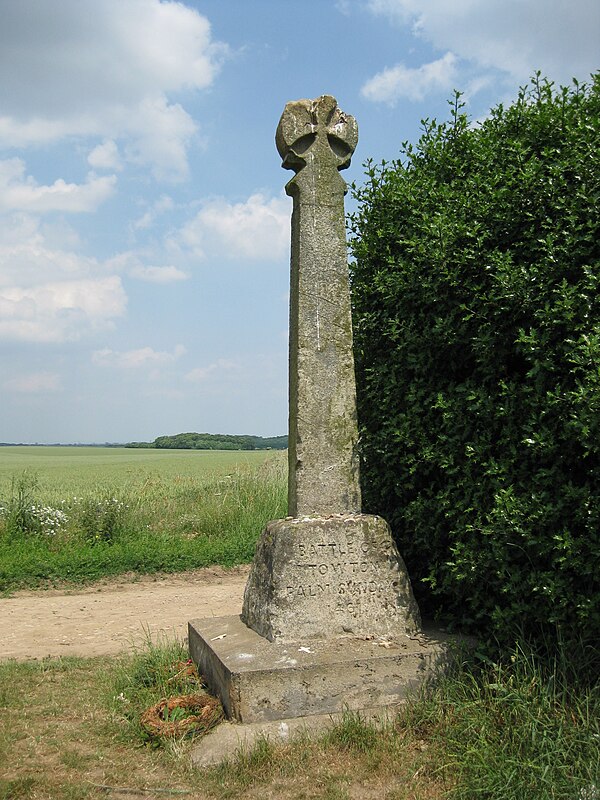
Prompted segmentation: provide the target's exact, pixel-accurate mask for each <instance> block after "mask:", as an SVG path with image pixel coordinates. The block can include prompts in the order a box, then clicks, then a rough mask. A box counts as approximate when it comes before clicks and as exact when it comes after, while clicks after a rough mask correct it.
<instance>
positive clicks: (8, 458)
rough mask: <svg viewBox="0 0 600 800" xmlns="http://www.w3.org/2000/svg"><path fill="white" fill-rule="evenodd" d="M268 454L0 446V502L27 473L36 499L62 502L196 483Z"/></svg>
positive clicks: (256, 464) (249, 465) (259, 460)
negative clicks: (154, 484)
mask: <svg viewBox="0 0 600 800" xmlns="http://www.w3.org/2000/svg"><path fill="white" fill-rule="evenodd" d="M273 457H274V454H273V451H269V450H239V451H238V450H145V449H140V450H137V449H134V448H128V447H35V446H33V447H19V446H14V447H12V446H10V447H0V499H5V498H6V497H7V496H8V495H9V494H10V489H11V483H12V481H13V479H14V478H15V477H17V476H19V475H22V474H23V472H25V471H27V472H29V473H31V474H33V475H35V476H36V477H37V482H38V488H39V490H40V495H41V496H42V497H44V498H47V499H56V500H61V499H66V498H67V497H68V496H69V495H77V496H79V495H87V494H89V493H90V492H92V493H93V492H97V491H98V489H99V488H105V489H113V488H114V489H117V490H122V489H129V488H132V487H139V486H143V485H144V484H145V483H146V482H147V481H152V480H158V481H163V482H167V481H174V482H176V483H177V482H181V481H185V480H188V481H200V480H205V479H206V478H208V477H215V476H219V475H221V476H222V475H227V474H228V473H231V472H233V471H235V470H238V469H240V468H252V467H259V466H260V465H261V464H264V463H265V462H267V461H272V460H273Z"/></svg>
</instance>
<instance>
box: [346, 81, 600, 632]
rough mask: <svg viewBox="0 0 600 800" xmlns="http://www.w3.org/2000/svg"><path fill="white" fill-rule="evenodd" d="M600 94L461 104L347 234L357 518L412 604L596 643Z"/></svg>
mask: <svg viewBox="0 0 600 800" xmlns="http://www.w3.org/2000/svg"><path fill="white" fill-rule="evenodd" d="M599 130H600V80H599V79H598V76H596V79H594V80H593V81H592V83H591V84H590V85H586V86H583V85H578V84H577V83H574V84H573V86H572V87H570V88H563V89H561V90H560V91H555V90H554V89H553V87H552V85H551V84H549V83H548V82H546V81H543V80H540V78H539V76H538V77H537V78H535V79H534V81H533V84H532V87H531V88H528V89H524V90H522V91H521V93H520V95H519V97H518V100H517V101H516V102H515V103H514V104H513V105H512V106H510V107H508V108H504V107H503V106H498V107H497V108H495V109H493V110H492V111H491V113H490V115H489V117H488V118H487V119H486V120H485V121H484V122H482V123H481V124H479V125H475V126H471V125H470V124H469V122H468V120H467V118H466V116H465V115H464V114H463V113H462V108H461V103H460V96H459V95H457V96H456V98H455V102H454V103H453V104H452V114H451V117H450V120H449V121H448V122H446V123H445V124H441V125H440V124H436V123H435V122H431V121H425V122H424V133H423V136H422V138H421V140H420V141H419V143H418V145H416V146H414V147H413V146H411V145H409V144H405V145H404V146H403V152H402V158H401V160H399V161H395V162H393V163H391V164H386V163H383V164H382V165H381V166H374V165H373V164H372V163H371V162H368V163H367V165H366V166H367V173H366V174H367V180H366V183H365V185H364V186H363V187H362V188H356V187H354V193H355V196H356V198H357V199H358V201H359V210H358V212H357V213H356V214H355V215H353V217H352V219H351V222H350V228H351V238H352V243H351V244H352V250H353V255H354V258H355V263H354V264H353V265H352V267H351V270H352V282H353V303H354V317H355V321H354V326H355V328H354V335H355V350H356V360H357V382H358V395H359V418H360V421H361V426H362V432H361V437H362V458H363V472H362V476H363V484H364V502H365V506H366V508H365V510H368V511H372V512H377V513H381V514H382V515H384V516H385V517H386V518H387V519H388V520H389V522H390V523H391V525H392V528H393V530H394V532H395V535H396V537H397V540H398V543H399V546H400V549H401V552H402V554H403V555H404V557H405V559H406V561H407V564H408V568H409V572H410V573H411V575H412V578H413V584H414V587H415V590H416V594H417V596H418V599H419V600H420V602H421V606H422V608H424V610H426V611H436V612H437V613H438V614H440V615H442V616H444V617H446V618H448V619H450V620H453V621H454V622H455V623H457V624H458V625H460V626H462V627H463V629H470V630H473V631H478V632H480V633H487V634H491V635H493V636H496V637H497V638H498V639H499V640H503V639H505V640H507V639H509V638H510V637H511V635H512V634H513V633H514V631H515V629H517V628H519V629H520V630H521V631H522V632H523V635H525V636H526V637H534V638H535V637H539V636H541V635H542V636H544V637H548V636H550V637H551V638H552V637H556V636H559V637H562V638H563V639H565V640H569V639H570V638H571V636H573V637H574V638H578V637H580V636H581V635H584V636H586V635H590V636H592V637H593V636H594V635H596V636H598V635H600V591H599V582H598V575H599V573H600V558H599V557H600V246H599V233H600V232H599V230H598V227H599V226H598V202H599V200H600V170H599V165H598V145H599V139H600V137H599Z"/></svg>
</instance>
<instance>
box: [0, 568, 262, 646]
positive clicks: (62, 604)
mask: <svg viewBox="0 0 600 800" xmlns="http://www.w3.org/2000/svg"><path fill="white" fill-rule="evenodd" d="M247 576H248V567H239V568H236V569H231V570H225V569H221V568H220V567H211V568H208V569H203V570H195V571H194V572H186V573H181V574H179V575H168V576H160V577H155V576H154V577H152V576H150V577H146V576H144V577H132V576H130V577H129V578H120V579H117V580H110V581H103V582H102V583H101V584H95V585H93V586H90V587H87V588H85V589H80V590H78V591H74V590H73V591H67V590H63V591H61V590H56V589H50V590H43V589H40V590H37V591H23V592H15V594H14V595H13V596H12V597H9V598H0V659H8V658H15V659H18V660H25V659H31V658H44V657H45V656H67V655H69V656H96V655H107V654H113V653H118V652H119V651H121V650H125V649H127V648H130V647H131V646H132V645H136V644H140V643H141V642H143V641H144V639H145V638H146V637H147V635H148V633H149V634H150V635H151V636H152V637H153V639H154V638H155V637H156V635H157V634H159V633H165V634H167V635H169V636H171V637H172V636H176V637H178V638H181V639H183V637H185V636H186V635H187V622H188V620H190V619H194V618H197V617H212V616H221V615H224V614H238V613H239V612H240V611H241V608H242V595H243V593H244V586H245V585H246V578H247Z"/></svg>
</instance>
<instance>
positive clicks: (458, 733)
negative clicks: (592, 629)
mask: <svg viewBox="0 0 600 800" xmlns="http://www.w3.org/2000/svg"><path fill="white" fill-rule="evenodd" d="M584 650H586V652H585V654H584V655H583V657H584V659H585V660H586V661H588V662H589V660H590V659H594V660H595V664H596V674H597V671H598V664H599V663H600V650H599V649H597V648H596V650H595V651H594V652H592V653H590V652H589V649H586V648H582V652H574V651H573V650H570V651H561V652H559V653H557V654H556V653H555V655H554V656H553V657H550V658H548V657H546V658H539V657H537V656H536V655H534V654H532V653H531V652H530V651H528V650H527V649H525V648H522V647H517V648H516V649H515V651H514V653H513V654H512V656H511V657H510V659H508V660H506V661H505V662H504V663H497V664H492V665H489V666H487V667H486V668H484V669H482V670H481V669H472V668H464V667H463V668H461V669H459V670H457V671H456V672H455V673H454V674H453V675H449V676H447V677H446V678H444V679H443V680H442V681H441V682H440V683H439V684H438V685H437V687H436V688H435V689H434V690H433V691H430V692H429V693H428V694H426V695H425V696H423V697H421V698H419V699H418V700H417V701H413V702H411V703H409V705H408V706H407V708H406V710H405V712H404V714H403V717H401V718H400V720H399V725H400V726H401V727H404V728H406V729H409V730H411V731H413V732H414V731H417V732H419V733H420V734H421V735H422V736H423V737H426V738H428V739H430V740H433V741H437V742H438V743H439V745H440V746H441V747H443V749H444V752H445V761H444V764H443V766H442V767H441V768H442V770H443V771H445V772H446V773H447V774H448V775H449V776H452V781H453V783H455V788H454V789H453V791H452V792H451V795H450V796H451V797H452V798H455V800H467V798H473V797H478V798H490V800H491V799H492V798H494V799H495V798H497V800H533V798H535V800H563V799H564V800H599V798H600V688H599V686H598V683H597V681H596V682H592V683H591V684H590V682H589V676H590V675H591V674H592V671H591V669H590V667H591V665H590V663H585V664H582V663H581V658H582V654H583V653H584ZM580 677H582V678H583V680H580V679H579V678H580Z"/></svg>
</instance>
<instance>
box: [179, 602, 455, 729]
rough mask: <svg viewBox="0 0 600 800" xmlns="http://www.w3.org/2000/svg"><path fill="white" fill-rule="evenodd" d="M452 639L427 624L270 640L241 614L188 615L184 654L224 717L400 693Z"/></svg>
mask: <svg viewBox="0 0 600 800" xmlns="http://www.w3.org/2000/svg"><path fill="white" fill-rule="evenodd" d="M457 644H458V639H457V638H456V637H451V636H449V635H447V634H443V633H441V632H433V631H431V630H429V631H427V632H425V633H423V634H419V635H417V636H414V637H410V636H408V635H406V634H401V635H399V636H396V638H394V639H391V638H390V639H386V638H381V639H371V640H365V639H364V638H362V639H361V638H360V637H356V636H342V637H338V638H334V639H328V640H314V639H311V640H308V639H306V640H298V641H296V642H293V643H290V642H288V643H281V642H270V641H268V640H267V639H265V638H263V637H262V636H259V635H258V634H257V633H256V632H255V631H253V630H252V629H250V628H248V627H247V626H246V625H244V623H243V622H242V621H241V620H240V618H239V617H237V616H233V617H213V618H212V619H197V620H192V621H191V622H190V623H189V647H190V655H191V657H192V658H193V660H194V661H195V663H196V664H197V665H198V669H199V671H200V673H201V674H202V675H203V676H204V678H205V680H206V682H207V684H208V686H209V688H210V690H211V691H212V692H214V693H215V694H216V695H217V696H218V697H219V698H220V700H221V702H222V703H223V707H224V709H225V712H226V714H227V716H228V717H229V718H230V719H234V720H237V721H239V722H267V721H269V720H277V719H289V718H295V717H304V716H310V715H314V714H330V713H335V712H339V711H343V710H344V709H345V708H348V709H350V710H355V711H357V710H360V709H365V708H373V707H382V706H388V705H390V704H394V703H398V702H399V701H401V700H402V699H403V698H404V697H405V695H406V693H407V691H408V690H409V689H412V688H416V687H417V686H419V685H420V684H422V683H423V682H424V681H425V680H427V679H428V678H430V677H431V676H432V675H434V674H435V672H436V671H437V670H439V669H441V668H443V666H444V665H445V664H446V663H447V662H448V659H449V658H450V656H451V654H452V651H453V649H455V648H456V646H457Z"/></svg>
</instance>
